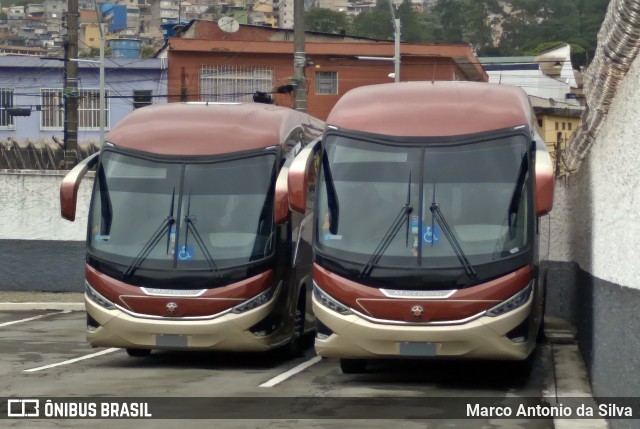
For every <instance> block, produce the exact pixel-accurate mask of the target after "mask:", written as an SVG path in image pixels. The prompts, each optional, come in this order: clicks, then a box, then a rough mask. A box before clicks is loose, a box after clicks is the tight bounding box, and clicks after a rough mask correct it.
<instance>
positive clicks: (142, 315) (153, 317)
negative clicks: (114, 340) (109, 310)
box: [116, 304, 232, 322]
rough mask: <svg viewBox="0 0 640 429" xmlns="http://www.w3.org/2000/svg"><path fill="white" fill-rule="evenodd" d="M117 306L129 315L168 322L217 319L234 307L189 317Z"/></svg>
mask: <svg viewBox="0 0 640 429" xmlns="http://www.w3.org/2000/svg"><path fill="white" fill-rule="evenodd" d="M116 308H117V309H118V310H120V311H122V312H123V313H126V314H128V315H129V316H133V317H136V318H139V319H151V320H162V321H166V322H183V321H187V322H188V321H193V320H213V319H217V318H218V317H220V316H224V315H225V314H227V313H229V312H231V310H232V308H229V309H227V310H224V311H223V312H221V313H217V314H213V315H210V316H187V317H164V316H154V315H152V314H140V313H135V312H133V311H130V310H127V309H126V308H124V307H122V306H120V305H118V304H116Z"/></svg>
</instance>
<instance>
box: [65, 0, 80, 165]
mask: <svg viewBox="0 0 640 429" xmlns="http://www.w3.org/2000/svg"><path fill="white" fill-rule="evenodd" d="M68 9H69V10H68V12H67V36H66V37H65V41H64V60H65V61H64V64H65V75H64V91H63V96H64V167H65V168H72V167H74V166H75V165H76V164H77V163H78V63H77V62H76V61H75V60H77V59H78V0H68ZM72 60H73V61H72Z"/></svg>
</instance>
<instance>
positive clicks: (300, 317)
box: [284, 292, 305, 358]
mask: <svg viewBox="0 0 640 429" xmlns="http://www.w3.org/2000/svg"><path fill="white" fill-rule="evenodd" d="M301 294H302V292H301ZM303 300H304V295H301V297H300V298H299V299H298V305H297V307H296V314H295V317H294V319H293V333H292V334H291V339H290V340H289V343H287V345H286V346H284V352H285V354H286V355H287V357H291V358H294V357H299V356H301V355H302V352H303V351H304V347H303V344H302V336H303V335H304V316H305V315H304V301H303Z"/></svg>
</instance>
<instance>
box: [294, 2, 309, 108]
mask: <svg viewBox="0 0 640 429" xmlns="http://www.w3.org/2000/svg"><path fill="white" fill-rule="evenodd" d="M304 37H305V34H304V0H294V3H293V67H294V69H295V79H296V82H295V101H294V105H295V109H296V110H299V111H301V112H306V111H307V80H306V78H305V75H304V68H305V66H306V65H307V57H306V55H305V49H304Z"/></svg>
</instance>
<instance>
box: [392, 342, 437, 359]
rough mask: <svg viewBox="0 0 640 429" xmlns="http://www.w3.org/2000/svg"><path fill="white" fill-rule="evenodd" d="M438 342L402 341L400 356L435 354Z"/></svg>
mask: <svg viewBox="0 0 640 429" xmlns="http://www.w3.org/2000/svg"><path fill="white" fill-rule="evenodd" d="M435 355H436V343H400V356H419V357H425V356H435Z"/></svg>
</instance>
